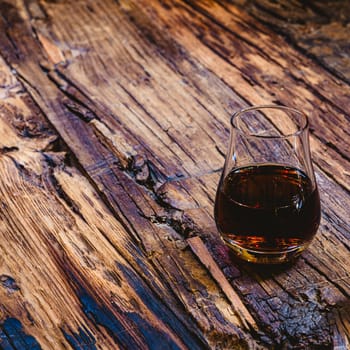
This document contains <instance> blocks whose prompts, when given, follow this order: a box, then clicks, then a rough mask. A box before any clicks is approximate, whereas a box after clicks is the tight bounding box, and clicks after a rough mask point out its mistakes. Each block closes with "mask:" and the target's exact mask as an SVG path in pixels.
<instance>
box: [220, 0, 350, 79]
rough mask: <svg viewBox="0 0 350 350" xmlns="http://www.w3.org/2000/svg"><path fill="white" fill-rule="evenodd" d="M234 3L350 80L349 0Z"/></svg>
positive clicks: (336, 73) (248, 0) (250, 0)
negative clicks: (349, 41)
mask: <svg viewBox="0 0 350 350" xmlns="http://www.w3.org/2000/svg"><path fill="white" fill-rule="evenodd" d="M231 2H232V3H234V4H236V5H238V6H240V7H241V8H242V9H244V11H247V12H249V13H250V14H252V15H253V16H254V17H256V18H258V19H259V21H261V22H262V23H265V24H266V25H267V26H268V27H270V28H271V27H272V28H273V29H274V30H276V32H278V33H280V34H283V35H285V36H286V37H287V38H288V40H289V41H290V42H291V43H292V44H293V45H295V46H296V47H298V48H299V49H301V50H302V51H303V52H305V53H306V54H307V55H310V56H312V57H313V58H314V59H315V60H317V61H319V62H320V63H321V64H322V65H324V66H325V67H326V68H327V69H329V70H330V71H331V72H332V73H333V74H335V75H336V76H338V77H340V78H342V79H344V80H346V81H347V82H348V83H350V48H349V43H348V38H349V35H350V28H349V22H350V4H349V2H348V1H342V0H337V1H312V2H310V1H278V2H275V1H270V0H267V1H266V0H263V1H254V0H253V1H252V0H233V1H231ZM223 5H224V3H223Z"/></svg>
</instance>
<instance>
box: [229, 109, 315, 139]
mask: <svg viewBox="0 0 350 350" xmlns="http://www.w3.org/2000/svg"><path fill="white" fill-rule="evenodd" d="M260 109H276V110H277V109H280V110H285V111H290V112H293V113H296V114H298V115H300V116H302V117H303V119H302V123H300V125H297V124H296V127H297V130H296V131H295V132H293V133H290V134H286V135H277V136H276V135H258V134H254V133H249V132H246V131H244V130H242V129H241V128H240V127H239V126H237V125H236V124H235V123H234V120H236V118H237V117H239V116H240V115H242V114H244V113H246V112H250V111H255V110H260ZM230 123H231V126H232V127H233V128H234V129H235V130H237V131H238V132H239V133H241V134H242V135H245V136H247V137H253V138H257V139H286V138H289V137H292V136H299V135H301V134H302V133H303V132H304V131H305V130H307V129H308V127H309V118H308V116H307V115H306V113H304V112H302V111H301V110H299V109H297V108H293V107H288V106H284V105H274V104H266V105H254V106H250V107H246V108H243V109H241V110H239V111H237V112H235V113H234V114H232V116H231V120H230Z"/></svg>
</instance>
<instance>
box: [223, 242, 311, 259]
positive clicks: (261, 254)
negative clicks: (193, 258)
mask: <svg viewBox="0 0 350 350" xmlns="http://www.w3.org/2000/svg"><path fill="white" fill-rule="evenodd" d="M223 240H224V242H225V244H226V245H227V246H228V247H230V248H231V250H232V251H233V253H234V254H235V256H236V257H237V258H239V259H241V260H244V261H247V262H250V263H255V264H284V263H290V262H293V261H294V260H295V259H296V258H297V257H298V256H299V255H300V254H301V253H302V252H303V251H304V250H305V249H306V248H307V247H308V245H309V244H310V242H306V243H304V244H301V245H298V246H293V247H291V248H288V249H285V250H283V251H273V250H266V251H264V250H253V249H249V248H245V247H242V246H240V245H239V244H237V243H236V242H234V241H232V240H231V239H229V238H227V237H223Z"/></svg>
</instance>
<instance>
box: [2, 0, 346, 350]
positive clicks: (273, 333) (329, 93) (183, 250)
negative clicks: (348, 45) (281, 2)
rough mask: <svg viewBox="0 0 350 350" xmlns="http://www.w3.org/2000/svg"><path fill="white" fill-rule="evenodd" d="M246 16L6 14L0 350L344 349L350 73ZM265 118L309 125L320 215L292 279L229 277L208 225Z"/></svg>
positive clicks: (265, 273) (208, 5)
mask: <svg viewBox="0 0 350 350" xmlns="http://www.w3.org/2000/svg"><path fill="white" fill-rule="evenodd" d="M242 3H243V2H241V3H240V4H239V3H238V2H237V4H233V2H226V1H220V2H219V1H218V2H214V1H190V0H188V1H175V0H173V1H170V0H164V1H153V0H152V1H148V0H120V1H113V0H104V1H101V2H97V1H93V0H80V1H63V0H62V1H60V0H55V1H53V0H52V1H48V0H47V1H40V0H14V1H10V0H8V1H3V0H1V1H0V11H1V16H0V54H1V59H0V96H1V103H0V116H1V118H0V123H1V128H0V135H1V138H0V145H1V157H0V162H1V166H0V191H1V203H0V215H1V216H0V217H1V226H0V234H1V236H0V251H1V255H0V256H1V265H0V286H1V287H0V321H1V330H0V332H1V333H0V347H1V348H3V349H40V348H41V349H240V348H242V349H347V348H348V347H349V342H350V336H349V334H350V316H349V315H350V305H349V304H350V302H349V296H350V266H349V250H350V244H349V236H350V223H349V219H348V218H349V213H350V180H349V179H350V157H349V149H350V147H349V146H350V137H349V136H350V135H349V133H350V127H349V115H350V104H349V98H350V86H349V84H348V81H347V80H346V79H341V78H342V77H343V76H346V74H347V73H346V70H342V67H343V66H341V65H336V66H335V67H333V68H334V69H335V70H336V71H337V74H333V72H332V71H330V70H328V69H327V67H326V68H325V67H324V66H323V65H321V64H319V62H318V61H317V60H316V59H314V58H312V57H311V56H308V55H306V54H305V53H304V52H301V51H299V50H298V49H297V48H296V47H295V46H294V45H292V44H291V43H290V41H287V40H285V38H284V37H283V36H281V35H280V34H279V33H276V32H275V31H274V29H271V28H269V26H268V25H267V24H266V23H262V22H261V21H260V20H258V19H257V18H259V17H258V16H255V17H253V16H251V15H250V14H248V13H247V12H245V10H244V9H243V8H242V7H240V5H242ZM316 8H317V7H316ZM315 13H317V11H316V10H315ZM255 15H256V14H255ZM283 15H284V14H283V13H282V16H283ZM326 15H327V13H326V12H325V16H326ZM282 18H283V17H282ZM277 27H278V26H277ZM286 28H288V26H286ZM288 30H289V29H288ZM346 60H347V62H349V57H348V54H347V53H346V54H345V55H344V62H345V61H346ZM331 61H332V60H331ZM261 103H282V104H286V105H292V106H297V107H299V108H303V109H304V110H305V111H306V112H307V113H309V115H310V123H311V129H312V134H311V147H312V151H313V159H314V164H315V170H316V176H317V180H318V183H319V187H320V192H321V198H322V215H323V218H322V223H321V226H320V229H319V232H318V235H317V237H316V239H315V240H314V242H313V244H312V246H311V247H310V249H309V250H308V251H307V252H305V253H304V254H303V255H302V257H301V258H300V259H299V260H298V261H297V262H296V264H295V265H293V266H289V267H288V268H284V269H273V270H272V269H267V268H263V269H259V268H257V267H252V266H247V265H242V264H239V263H238V262H236V261H233V260H232V258H231V257H230V254H229V251H228V249H227V248H226V247H225V246H224V245H223V244H222V243H221V242H220V240H219V239H218V238H217V232H216V229H215V224H214V221H213V214H212V212H213V201H214V196H215V190H216V185H217V182H218V178H219V175H220V170H221V168H222V165H223V160H224V158H223V157H224V153H225V150H226V146H227V142H228V132H229V130H228V126H229V116H230V115H231V114H232V113H233V112H234V111H236V110H237V109H238V108H242V107H244V106H247V105H250V104H261Z"/></svg>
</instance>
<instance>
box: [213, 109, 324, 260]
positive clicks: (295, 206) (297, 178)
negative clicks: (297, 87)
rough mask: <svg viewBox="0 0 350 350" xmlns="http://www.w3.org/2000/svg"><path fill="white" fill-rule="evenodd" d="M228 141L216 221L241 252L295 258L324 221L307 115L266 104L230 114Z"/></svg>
mask: <svg viewBox="0 0 350 350" xmlns="http://www.w3.org/2000/svg"><path fill="white" fill-rule="evenodd" d="M230 134H231V135H230V144H229V147H228V150H227V154H226V160H225V165H224V168H223V171H222V175H221V179H220V182H219V185H218V189H217V194H216V199H215V221H216V225H217V228H218V231H219V233H220V235H221V237H222V239H223V240H224V242H225V243H226V244H227V245H228V246H229V247H230V248H232V250H233V252H234V253H235V255H236V256H237V257H239V258H240V259H243V260H245V261H249V262H253V263H260V264H278V263H285V262H289V261H293V260H294V259H295V258H296V257H297V256H299V255H300V253H301V252H302V251H303V250H304V249H305V248H306V247H307V246H308V245H309V244H310V242H311V240H312V239H313V237H314V236H315V234H316V231H317V229H318V226H319V223H320V216H321V213H320V198H319V193H318V189H317V184H316V180H315V175H314V170H313V167H312V162H311V156H310V147H309V123H308V118H307V116H306V115H305V114H304V113H303V112H301V111H299V110H297V109H294V108H289V107H285V106H277V105H263V106H255V107H250V108H246V109H244V110H241V111H239V112H237V113H235V114H234V115H233V116H232V118H231V133H230Z"/></svg>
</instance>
